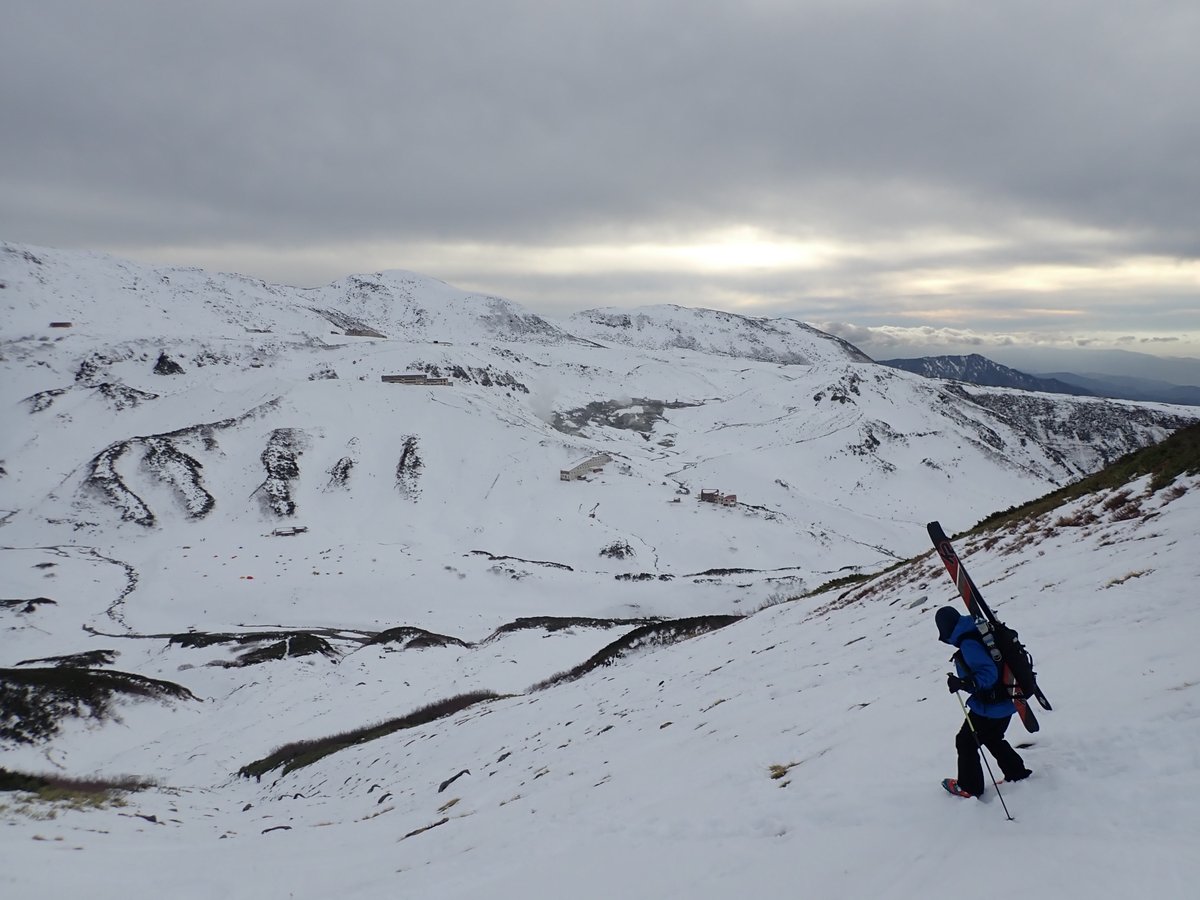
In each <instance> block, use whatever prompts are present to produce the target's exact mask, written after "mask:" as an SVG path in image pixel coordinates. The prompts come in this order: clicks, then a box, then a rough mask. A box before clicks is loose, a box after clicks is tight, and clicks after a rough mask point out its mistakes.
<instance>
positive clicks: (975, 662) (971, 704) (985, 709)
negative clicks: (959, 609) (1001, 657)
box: [942, 613, 1017, 719]
mask: <svg viewBox="0 0 1200 900" xmlns="http://www.w3.org/2000/svg"><path fill="white" fill-rule="evenodd" d="M972 631H973V632H975V634H977V635H978V634H979V629H978V628H976V627H975V620H974V619H973V618H971V617H970V616H969V615H966V614H965V613H960V614H959V619H958V624H957V625H955V626H954V629H953V630H952V631H951V632H950V634H949V635H948V636H947V637H945V638H943V639H942V640H943V642H944V643H947V644H951V645H953V646H955V647H958V649H959V650H961V651H962V655H961V656H960V657H957V658H956V659H955V661H954V664H955V668H956V669H958V677H959V678H971V679H972V680H973V681H974V682H975V687H976V688H978V689H979V690H983V691H986V690H987V689H988V688H991V687H994V686H995V685H996V683H997V682H998V681H999V680H1000V670H999V669H998V668H997V667H996V663H995V661H994V660H993V659H992V656H991V654H990V653H988V651H987V648H986V647H984V646H983V643H982V642H981V641H977V640H972V639H970V638H968V639H967V640H965V641H964V640H963V635H965V634H967V633H969V632H972ZM959 659H961V660H963V662H965V663H966V665H963V664H962V663H960V662H959ZM967 707H968V708H969V709H970V710H971V712H973V713H975V714H976V715H980V716H984V717H985V718H988V719H1004V718H1007V717H1008V716H1011V715H1012V714H1013V713H1015V712H1016V711H1017V708H1016V706H1014V705H1013V702H1012V700H1009V699H1004V700H999V701H997V702H995V703H986V702H984V701H983V700H980V699H979V698H978V697H976V696H975V695H974V694H972V695H971V697H970V699H969V700H967Z"/></svg>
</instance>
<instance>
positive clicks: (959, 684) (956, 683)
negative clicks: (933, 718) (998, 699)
mask: <svg viewBox="0 0 1200 900" xmlns="http://www.w3.org/2000/svg"><path fill="white" fill-rule="evenodd" d="M946 687H947V688H948V689H949V690H950V693H952V694H956V693H958V692H959V691H973V690H975V682H974V681H972V680H971V679H970V678H959V677H958V676H957V675H954V674H950V675H947V676H946Z"/></svg>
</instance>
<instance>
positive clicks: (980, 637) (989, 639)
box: [954, 619, 1037, 703]
mask: <svg viewBox="0 0 1200 900" xmlns="http://www.w3.org/2000/svg"><path fill="white" fill-rule="evenodd" d="M975 627H976V631H968V632H967V633H966V634H964V635H963V636H962V637H961V638H959V641H958V646H959V648H960V649H959V651H958V652H957V653H955V654H954V658H955V660H956V661H958V662H960V663H962V665H963V668H964V669H968V670H969V669H970V666H968V665H966V663H965V661H964V660H963V656H962V650H961V647H962V642H963V641H965V640H972V641H978V642H979V643H980V644H981V645H982V646H983V648H984V649H985V650H987V652H988V655H990V656H991V657H992V660H993V661H994V662H995V663H996V669H997V671H998V672H999V675H1000V679H999V680H998V681H997V682H996V684H995V685H994V686H992V687H991V688H989V689H987V690H985V691H975V692H973V693H974V696H976V697H978V698H979V699H980V700H982V701H983V702H984V703H999V702H1000V701H1002V700H1013V699H1017V700H1022V699H1025V698H1027V697H1032V696H1034V695H1035V694H1036V693H1037V673H1036V672H1035V671H1034V670H1033V656H1032V655H1031V654H1030V653H1029V651H1028V650H1026V649H1025V645H1024V644H1022V643H1021V641H1020V639H1019V638H1018V637H1017V632H1016V630H1015V629H1013V628H1009V627H1008V626H1007V625H1005V624H1004V623H1003V622H996V623H995V625H994V626H993V625H990V624H989V623H988V622H987V621H986V620H984V621H982V622H981V621H979V620H978V619H976V621H975ZM1005 666H1007V667H1008V671H1009V672H1010V673H1011V674H1012V678H1013V681H1014V682H1015V683H1014V684H1004V667H1005Z"/></svg>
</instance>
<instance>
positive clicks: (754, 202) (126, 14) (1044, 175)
mask: <svg viewBox="0 0 1200 900" xmlns="http://www.w3.org/2000/svg"><path fill="white" fill-rule="evenodd" d="M1198 48H1200V3H1197V2H1196V0H1180V2H1158V0H1139V2H1137V3H1132V2H1129V0H1078V2H1076V0H1065V2H1057V0H1032V2H1026V0H1004V2H983V0H964V2H957V3H956V2H949V0H943V2H937V0H896V2H872V0H829V2H825V0H737V2H729V3H717V2H705V0H679V2H676V0H637V2H626V0H594V2H591V0H589V2H571V0H556V2H534V0H526V2H506V0H428V2H412V0H391V2H383V0H379V2H354V0H340V2H336V3H332V2H329V0H323V2H320V3H315V2H308V0H286V2H282V0H281V2H264V0H238V2H226V0H204V2H187V3H184V2H171V0H104V2H97V0H83V2H57V0H7V2H5V3H4V5H3V11H2V13H0V238H3V239H6V240H11V241H18V242H23V243H31V244H40V245H48V246H54V247H63V248H81V249H95V250H105V251H108V252H112V253H117V254H119V255H124V256H131V257H133V258H136V259H141V260H147V261H153V262H162V263H171V264H180V265H199V266H204V267H206V268H214V269H219V270H222V271H235V272H241V273H245V274H250V275H255V276H259V277H262V278H265V279H268V280H271V281H280V282H285V283H289V284H299V285H316V284H322V283H325V282H328V281H331V280H333V279H334V278H337V277H339V276H341V275H344V274H348V273H351V272H364V271H375V270H379V269H384V268H404V269H413V270H416V271H419V272H423V273H425V274H428V275H433V276H435V277H438V278H442V279H444V280H446V281H450V282H452V283H454V284H457V285H460V286H462V287H467V288H474V289H479V290H484V291H489V292H493V293H498V294H501V295H504V296H506V297H509V298H511V299H513V300H515V301H517V302H519V303H522V304H524V305H525V306H527V307H530V308H532V309H535V310H539V311H543V312H565V311H573V310H576V309H583V308H587V307H592V306H633V305H640V304H646V303H660V302H668V303H679V304H683V305H688V306H708V307H714V308H719V309H728V310H732V311H737V312H743V313H748V314H753V315H779V314H787V315H794V316H796V317H798V318H801V319H804V320H806V321H809V322H812V323H814V324H817V325H818V326H821V327H826V328H828V329H829V330H832V331H836V332H838V333H841V334H843V335H845V336H847V337H851V338H852V339H855V340H856V341H857V342H859V343H860V345H862V346H864V349H868V352H872V354H873V355H877V357H882V356H886V355H897V356H899V355H904V354H903V350H904V349H905V348H906V347H908V346H911V345H912V341H913V340H914V339H921V340H924V341H925V343H926V344H936V343H937V342H938V341H939V340H940V339H941V338H944V337H953V338H955V340H956V341H957V343H958V344H959V345H961V346H969V345H972V344H974V345H978V346H986V345H987V344H989V343H991V342H996V341H1009V342H1012V341H1016V342H1018V343H1024V342H1028V341H1040V342H1069V343H1079V342H1083V343H1088V342H1090V343H1091V344H1092V345H1094V346H1100V345H1112V346H1123V347H1127V348H1129V349H1137V350H1143V351H1146V352H1155V353H1168V354H1171V353H1173V354H1187V355H1192V356H1200V89H1198V88H1197V86H1198V85H1200V49H1198ZM889 344H891V345H893V346H894V348H895V352H892V353H889V352H888V351H887V350H886V349H884V348H885V347H887V346H888V345H889Z"/></svg>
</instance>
